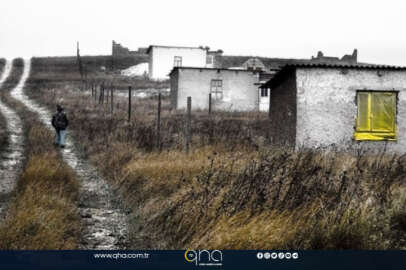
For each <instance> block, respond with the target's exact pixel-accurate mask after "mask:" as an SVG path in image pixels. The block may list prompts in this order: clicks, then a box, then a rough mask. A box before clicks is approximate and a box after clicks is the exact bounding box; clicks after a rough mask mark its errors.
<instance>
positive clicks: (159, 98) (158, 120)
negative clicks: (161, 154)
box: [156, 93, 161, 151]
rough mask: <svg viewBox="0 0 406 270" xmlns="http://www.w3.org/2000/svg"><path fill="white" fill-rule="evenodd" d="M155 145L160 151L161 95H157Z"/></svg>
mask: <svg viewBox="0 0 406 270" xmlns="http://www.w3.org/2000/svg"><path fill="white" fill-rule="evenodd" d="M156 133H157V138H156V145H157V147H158V150H159V151H161V93H159V94H158V115H157V121H156Z"/></svg>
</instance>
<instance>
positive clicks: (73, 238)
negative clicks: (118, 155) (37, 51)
mask: <svg viewBox="0 0 406 270" xmlns="http://www.w3.org/2000/svg"><path fill="white" fill-rule="evenodd" d="M15 72H18V70H16V71H15ZM20 72H21V70H20ZM9 86H10V87H11V86H12V85H11V84H10V85H9ZM10 87H8V88H4V89H3V91H5V92H6V93H5V94H4V95H3V98H4V99H5V101H6V102H7V103H8V105H9V106H11V107H13V108H14V109H15V110H16V111H17V112H18V114H19V115H20V117H21V118H22V119H23V122H24V129H25V131H26V136H27V140H26V149H27V150H26V156H27V160H26V162H25V165H24V168H23V171H22V174H21V176H20V177H19V179H18V181H17V186H16V190H15V192H14V198H13V200H12V201H11V203H10V205H9V209H8V212H7V216H6V219H5V220H4V222H3V223H2V224H1V225H0V249H30V250H36V249H75V248H77V247H78V243H79V241H80V230H81V223H80V217H79V212H78V209H77V207H76V204H77V196H78V182H77V180H76V179H75V176H74V174H73V172H72V170H71V169H70V167H68V166H67V165H66V164H65V163H64V162H63V161H62V158H61V156H60V154H59V152H58V151H56V150H55V149H54V147H53V146H52V141H53V134H52V133H51V132H50V131H49V130H48V129H47V128H45V127H44V126H43V125H42V124H41V123H40V122H39V121H38V120H37V119H36V115H35V114H33V113H31V112H29V111H27V110H26V109H25V108H24V106H23V105H22V104H21V103H19V102H17V101H15V100H13V99H12V98H11V97H10V96H9V95H8V94H7V92H8V90H9V89H10Z"/></svg>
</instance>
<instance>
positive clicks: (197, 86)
mask: <svg viewBox="0 0 406 270" xmlns="http://www.w3.org/2000/svg"><path fill="white" fill-rule="evenodd" d="M258 83H259V74H258V72H254V71H249V70H234V69H221V68H196V67H176V68H174V69H173V70H172V72H171V73H170V84H171V94H170V95H171V105H172V108H174V109H184V108H186V104H187V97H188V96H190V97H192V109H201V110H206V109H208V108H209V94H211V98H212V109H213V110H224V111H258Z"/></svg>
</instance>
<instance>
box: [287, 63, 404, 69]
mask: <svg viewBox="0 0 406 270" xmlns="http://www.w3.org/2000/svg"><path fill="white" fill-rule="evenodd" d="M289 67H290V68H292V67H293V68H351V69H391V70H406V67H405V66H391V65H375V64H363V63H357V64H347V63H311V62H308V63H293V64H292V63H289V64H286V65H285V66H284V67H283V68H289Z"/></svg>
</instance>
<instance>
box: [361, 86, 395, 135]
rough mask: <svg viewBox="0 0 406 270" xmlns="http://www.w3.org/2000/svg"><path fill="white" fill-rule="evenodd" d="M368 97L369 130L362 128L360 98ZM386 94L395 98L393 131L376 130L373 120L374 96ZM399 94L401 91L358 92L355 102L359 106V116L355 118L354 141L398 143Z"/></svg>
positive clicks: (367, 117) (367, 116)
mask: <svg viewBox="0 0 406 270" xmlns="http://www.w3.org/2000/svg"><path fill="white" fill-rule="evenodd" d="M365 94H366V95H367V115H366V119H368V120H367V121H368V124H367V128H361V127H360V126H361V124H360V120H359V119H360V118H361V115H360V113H361V112H360V110H361V106H360V97H361V95H365ZM379 94H386V95H389V94H390V95H392V96H393V99H394V100H393V114H394V115H393V117H392V118H393V120H392V121H393V122H392V123H391V126H392V130H387V131H386V130H379V129H374V120H373V106H374V105H373V104H374V101H373V99H374V95H379ZM398 94H399V91H396V90H387V91H385V90H357V92H356V96H355V102H356V106H357V115H356V118H355V126H354V139H355V140H356V141H397V113H398V108H397V107H398Z"/></svg>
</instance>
